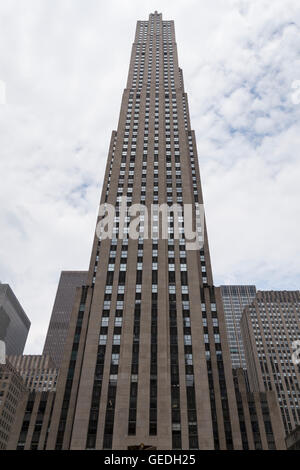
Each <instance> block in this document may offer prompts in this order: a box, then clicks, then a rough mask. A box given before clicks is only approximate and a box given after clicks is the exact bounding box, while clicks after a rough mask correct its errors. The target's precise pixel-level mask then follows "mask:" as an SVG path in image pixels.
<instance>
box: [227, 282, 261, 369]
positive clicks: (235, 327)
mask: <svg viewBox="0 0 300 470" xmlns="http://www.w3.org/2000/svg"><path fill="white" fill-rule="evenodd" d="M220 289H221V295H222V300H223V307H224V314H225V321H226V329H227V337H228V342H229V349H230V356H231V361H232V367H233V368H234V369H236V368H239V367H242V368H243V369H246V359H245V351H244V345H243V339H242V334H241V327H240V321H241V318H242V314H243V310H244V308H245V307H246V306H247V305H249V304H250V303H251V302H252V300H254V299H255V295H256V287H255V286H229V285H228V286H221V287H220Z"/></svg>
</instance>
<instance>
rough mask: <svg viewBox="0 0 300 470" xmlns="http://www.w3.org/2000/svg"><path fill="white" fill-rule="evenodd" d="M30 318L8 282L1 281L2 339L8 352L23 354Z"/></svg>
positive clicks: (0, 329)
mask: <svg viewBox="0 0 300 470" xmlns="http://www.w3.org/2000/svg"><path fill="white" fill-rule="evenodd" d="M29 328H30V320H29V319H28V317H27V315H26V313H25V312H24V310H23V308H22V306H21V305H20V303H19V301H18V299H17V297H16V296H15V294H14V293H13V291H12V289H11V288H10V286H9V285H8V284H1V283H0V340H1V341H4V342H5V345H6V354H8V355H10V354H23V351H24V347H25V343H26V340H27V336H28V332H29Z"/></svg>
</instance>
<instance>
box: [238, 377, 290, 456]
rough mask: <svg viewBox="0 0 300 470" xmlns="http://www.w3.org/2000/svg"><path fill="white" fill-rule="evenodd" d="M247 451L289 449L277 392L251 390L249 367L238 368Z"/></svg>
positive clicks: (243, 432)
mask: <svg viewBox="0 0 300 470" xmlns="http://www.w3.org/2000/svg"><path fill="white" fill-rule="evenodd" d="M233 375H234V384H235V394H236V400H237V407H238V414H239V422H240V430H241V436H242V443H243V450H285V449H286V444H285V440H284V427H283V424H282V420H281V414H280V410H279V406H278V402H277V397H276V393H275V392H273V391H267V392H251V391H250V389H249V385H248V377H247V373H246V371H245V369H238V368H236V369H234V371H233Z"/></svg>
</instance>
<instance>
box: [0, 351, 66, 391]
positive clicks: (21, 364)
mask: <svg viewBox="0 0 300 470" xmlns="http://www.w3.org/2000/svg"><path fill="white" fill-rule="evenodd" d="M7 359H8V361H9V362H10V364H12V366H13V367H14V368H15V369H16V370H17V371H18V373H19V374H20V375H21V377H22V378H23V380H24V383H25V385H26V387H27V389H28V390H31V391H34V390H35V391H39V392H46V391H49V392H50V391H55V390H56V384H57V378H58V373H59V369H58V368H57V367H56V366H55V364H54V362H53V360H52V358H51V357H50V356H49V355H47V354H43V355H24V356H8V358H7Z"/></svg>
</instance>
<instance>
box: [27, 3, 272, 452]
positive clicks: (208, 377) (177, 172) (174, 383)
mask: <svg viewBox="0 0 300 470" xmlns="http://www.w3.org/2000/svg"><path fill="white" fill-rule="evenodd" d="M124 197H126V200H125V208H126V209H129V210H132V209H136V208H137V207H139V210H138V212H139V215H140V218H139V231H138V232H137V233H136V234H137V236H134V233H132V232H131V228H132V222H134V221H135V214H134V213H132V212H131V213H129V215H128V214H126V215H125V217H124V218H123V216H124V213H123V209H124ZM100 202H101V205H100V211H99V218H98V220H97V222H101V223H102V224H103V221H104V220H105V219H106V218H107V217H108V216H107V213H108V215H111V214H112V217H108V219H111V218H112V220H113V227H112V229H111V231H110V230H108V231H107V234H105V233H104V231H103V230H99V223H97V229H96V232H95V238H94V243H93V248H92V254H91V260H90V267H89V272H88V277H87V283H86V286H84V287H81V288H77V289H76V296H75V302H74V305H73V309H72V313H71V317H70V322H69V331H68V337H67V340H66V345H65V350H64V355H63V359H62V362H61V367H60V373H59V378H58V383H57V389H56V396H55V400H54V404H53V411H52V414H51V424H50V428H49V434H47V437H45V434H43V436H44V437H43V439H44V440H43V441H41V440H39V444H38V445H39V446H42V448H45V446H46V448H47V449H130V448H134V447H136V446H140V445H141V444H142V443H143V445H144V446H145V447H148V446H149V447H151V448H156V449H214V448H215V449H219V448H220V449H233V448H234V449H242V448H243V443H242V437H241V423H242V422H244V421H242V420H241V418H240V416H239V413H238V409H237V400H236V396H235V386H234V381H233V375H232V368H231V361H230V353H229V347H228V342H227V335H226V325H225V319H224V311H223V306H222V299H221V294H220V291H219V290H217V289H215V288H214V285H213V280H212V272H211V264H210V255H209V248H208V241H207V234H206V230H205V224H204V222H203V218H202V219H201V221H200V222H199V220H198V219H199V217H196V216H198V214H200V216H201V214H202V213H203V212H202V203H203V200H202V191H201V183H200V175H199V168H198V158H197V149H196V141H195V135H194V132H193V131H192V130H191V126H190V118H189V108H188V101H187V95H186V93H185V91H184V85H183V75H182V71H181V69H180V68H179V66H178V57H177V46H176V42H175V31H174V23H173V21H163V20H162V16H161V14H158V13H157V12H155V13H154V14H151V15H150V17H149V21H139V22H138V23H137V29H136V35H135V41H134V44H133V47H132V54H131V60H130V67H129V74H128V81H127V87H126V89H125V90H124V93H123V98H122V104H121V111H120V118H119V123H118V127H117V130H116V131H113V133H112V137H111V143H110V148H109V154H108V160H107V166H106V173H105V178H104V184H103V190H102V196H101V201H100ZM135 204H138V205H139V206H136V205H135ZM175 204H177V206H176V207H175V206H174V205H175ZM103 205H104V210H103V211H102V209H103ZM153 205H154V206H156V209H155V210H154V211H153V213H152V209H153V207H152V206H153ZM158 205H159V207H160V211H158V212H157V206H158ZM162 205H164V206H162ZM166 207H167V208H169V211H167V221H168V227H167V230H166V231H165V232H164V231H163V230H161V229H162V228H163V227H161V225H163V224H162V219H163V209H165V208H166ZM178 207H180V208H182V209H183V213H181V214H180V215H179V216H178V212H180V211H179V209H178ZM112 209H113V210H112ZM190 210H191V211H190ZM110 211H111V212H110ZM149 213H151V221H150V220H149V219H148V214H149ZM187 214H188V215H189V214H192V220H193V222H194V229H195V237H196V239H197V240H198V241H199V243H200V244H199V247H198V248H197V249H194V248H195V244H192V243H190V237H189V236H188V233H187V232H188V230H187V223H188V221H189V218H188V217H187V218H186V215H187ZM177 216H178V217H177ZM200 218H201V217H200ZM177 219H179V220H177ZM182 221H184V227H182ZM177 222H179V224H177ZM149 225H152V226H153V227H152V228H151V236H150V237H149V236H148V235H149V233H148V232H149V230H148V229H149ZM183 228H184V230H183ZM102 229H103V225H102ZM177 229H178V230H177ZM177 231H178V232H179V233H180V237H178V236H177ZM163 232H164V233H163ZM128 233H129V237H127V236H126V237H124V236H123V235H124V234H128ZM106 235H108V236H106ZM26 406H27V407H29V403H28V404H27V405H26ZM26 406H25V408H24V409H26ZM30 406H31V408H32V406H33V405H32V404H31V405H30ZM47 406H48V405H47ZM49 406H50V405H49ZM51 406H52V403H51ZM247 406H248V405H247ZM32 409H34V406H33V408H32ZM23 411H24V410H23ZM27 419H28V416H27ZM47 423H48V421H47ZM261 424H262V426H263V419H262V421H261ZM19 425H20V426H21V429H22V428H23V427H24V428H27V427H28V423H25V418H24V420H23V422H22V420H21V421H20V422H19ZM45 426H46V425H45ZM48 426H49V425H48ZM250 434H251V433H250ZM250 434H249V435H250ZM24 438H25V435H24V436H23V437H22V441H21V442H19V444H18V445H19V446H21V445H22V446H23V447H24V448H30V445H31V444H30V439H31V436H27V437H26V440H24ZM265 442H267V440H266V439H265ZM272 442H273V441H272ZM274 442H275V440H274ZM34 445H35V446H36V439H35V442H34ZM266 445H267V444H266Z"/></svg>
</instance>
